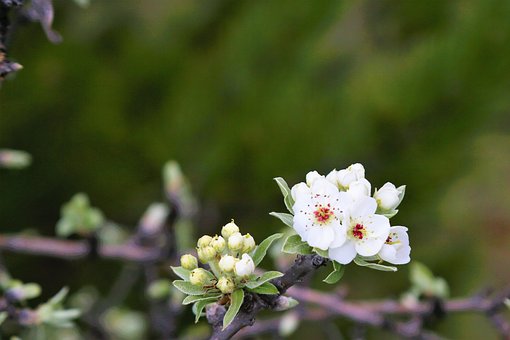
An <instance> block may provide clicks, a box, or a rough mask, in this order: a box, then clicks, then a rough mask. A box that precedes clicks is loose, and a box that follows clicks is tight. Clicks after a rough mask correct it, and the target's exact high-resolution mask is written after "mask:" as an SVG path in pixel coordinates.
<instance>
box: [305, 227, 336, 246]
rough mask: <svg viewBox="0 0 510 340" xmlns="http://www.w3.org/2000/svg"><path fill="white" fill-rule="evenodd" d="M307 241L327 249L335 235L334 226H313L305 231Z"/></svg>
mask: <svg viewBox="0 0 510 340" xmlns="http://www.w3.org/2000/svg"><path fill="white" fill-rule="evenodd" d="M305 234H306V241H307V242H308V244H309V245H310V246H312V247H316V248H319V249H322V250H327V249H328V247H329V245H330V244H331V242H332V241H333V239H334V237H335V232H334V231H333V228H331V227H328V226H321V227H311V228H308V230H307V231H305Z"/></svg>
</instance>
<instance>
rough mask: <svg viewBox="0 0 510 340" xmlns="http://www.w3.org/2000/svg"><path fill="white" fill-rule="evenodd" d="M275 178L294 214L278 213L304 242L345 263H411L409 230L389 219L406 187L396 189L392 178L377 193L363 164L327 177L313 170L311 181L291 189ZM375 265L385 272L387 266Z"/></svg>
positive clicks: (307, 176)
mask: <svg viewBox="0 0 510 340" xmlns="http://www.w3.org/2000/svg"><path fill="white" fill-rule="evenodd" d="M276 180H277V182H278V184H279V185H280V188H281V189H282V192H283V193H284V196H285V203H286V205H287V208H288V209H289V211H290V212H291V213H292V214H293V216H292V217H285V216H284V215H288V214H279V213H273V215H275V216H277V217H279V218H280V219H282V221H284V222H286V223H287V224H288V225H291V226H292V227H293V228H294V230H295V231H296V233H297V234H298V235H299V236H300V238H301V241H302V242H306V243H307V244H308V245H309V246H311V247H313V248H314V250H315V251H316V252H318V253H320V254H321V255H322V254H324V255H326V256H327V257H329V258H330V259H332V260H335V261H337V262H338V263H340V264H348V263H350V262H351V261H353V260H354V261H355V262H356V263H358V264H361V265H369V266H370V265H371V264H372V263H368V262H367V261H374V260H377V261H378V262H382V261H386V262H389V263H392V264H405V263H408V262H409V261H410V258H409V254H410V250H411V248H410V247H409V238H408V235H407V228H406V227H403V226H391V224H390V220H389V219H390V218H391V217H393V216H394V215H395V214H396V213H397V212H398V210H397V207H398V206H399V204H400V202H401V201H402V199H403V197H404V192H405V186H401V187H398V188H397V187H395V185H393V184H392V183H389V182H388V183H386V184H384V185H383V186H382V187H381V188H379V189H376V190H375V191H374V193H373V194H372V185H371V183H370V182H369V181H368V180H367V179H366V178H365V169H364V167H363V165H361V164H359V163H356V164H352V165H351V166H349V167H348V168H346V169H342V170H333V171H331V172H330V173H329V174H328V175H327V176H323V175H320V174H319V173H317V172H316V171H311V172H309V173H308V174H307V175H306V182H301V183H298V184H296V185H294V186H293V187H292V189H290V190H289V189H288V186H287V185H286V183H285V182H284V181H283V179H281V178H279V179H276ZM374 266H378V268H377V267H374ZM374 266H372V267H373V268H376V269H383V270H384V266H380V265H376V264H374ZM385 268H394V267H385Z"/></svg>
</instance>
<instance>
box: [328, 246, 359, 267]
mask: <svg viewBox="0 0 510 340" xmlns="http://www.w3.org/2000/svg"><path fill="white" fill-rule="evenodd" d="M328 256H329V258H330V259H332V260H335V261H336V262H338V263H341V264H347V263H350V262H351V261H352V260H353V259H354V258H355V257H356V248H355V247H354V242H352V241H350V240H347V241H346V242H345V243H344V244H343V245H342V246H341V247H338V248H329V252H328Z"/></svg>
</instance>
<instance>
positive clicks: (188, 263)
mask: <svg viewBox="0 0 510 340" xmlns="http://www.w3.org/2000/svg"><path fill="white" fill-rule="evenodd" d="M181 266H182V268H184V269H187V270H193V269H195V268H197V267H198V261H197V258H196V257H195V256H193V255H191V254H184V255H182V256H181Z"/></svg>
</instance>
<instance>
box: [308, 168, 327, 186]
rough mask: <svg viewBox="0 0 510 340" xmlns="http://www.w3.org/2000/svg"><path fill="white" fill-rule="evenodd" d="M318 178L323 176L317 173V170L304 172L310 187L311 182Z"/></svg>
mask: <svg viewBox="0 0 510 340" xmlns="http://www.w3.org/2000/svg"><path fill="white" fill-rule="evenodd" d="M319 178H324V176H322V175H321V174H319V173H318V172H317V171H310V172H309V173H307V174H306V184H307V185H308V186H309V187H311V186H312V185H313V183H314V182H315V181H316V180H317V179H319Z"/></svg>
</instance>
